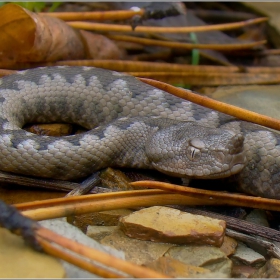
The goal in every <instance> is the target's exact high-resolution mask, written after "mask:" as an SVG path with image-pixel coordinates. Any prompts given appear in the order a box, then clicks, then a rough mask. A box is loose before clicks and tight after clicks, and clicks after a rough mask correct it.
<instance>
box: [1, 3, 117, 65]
mask: <svg viewBox="0 0 280 280" xmlns="http://www.w3.org/2000/svg"><path fill="white" fill-rule="evenodd" d="M91 36H94V35H93V34H91V33H88V32H87V34H84V33H83V34H81V33H80V32H79V30H75V29H73V28H72V27H70V26H69V25H67V24H66V23H65V22H64V21H62V20H60V19H57V18H53V17H49V16H46V15H39V14H36V13H32V12H30V11H28V10H26V9H24V8H22V7H20V6H18V5H16V4H13V3H9V4H6V5H4V6H3V7H1V8H0V41H1V45H0V60H1V61H2V64H4V63H6V64H5V65H1V66H2V67H3V66H4V67H5V66H11V65H13V64H14V63H15V62H50V61H57V60H66V59H71V60H76V59H85V58H96V57H95V52H94V51H92V43H91V42H92V41H94V42H95V43H96V41H97V39H96V38H94V39H92V37H91ZM100 36H101V35H100ZM98 40H100V38H98ZM107 41H109V39H107ZM110 43H111V44H110V45H113V46H111V49H109V50H108V49H106V48H104V40H103V41H102V45H103V52H102V57H103V58H104V57H105V58H107V59H113V58H119V56H120V52H118V49H117V47H116V46H115V45H114V43H112V42H111V41H110ZM99 45H100V44H99ZM107 45H108V43H107ZM114 47H115V48H114ZM112 48H113V49H114V51H115V52H114V51H113V52H114V54H112ZM104 50H105V51H104ZM106 55H107V56H106ZM97 58H98V57H97ZM3 62H4V63H3Z"/></svg>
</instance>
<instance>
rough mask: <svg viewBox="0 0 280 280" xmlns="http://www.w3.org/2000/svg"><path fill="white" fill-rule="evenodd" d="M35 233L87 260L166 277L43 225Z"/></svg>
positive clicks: (136, 274) (141, 274) (141, 275)
mask: <svg viewBox="0 0 280 280" xmlns="http://www.w3.org/2000/svg"><path fill="white" fill-rule="evenodd" d="M36 235H37V236H39V237H40V238H43V239H45V240H47V241H49V242H55V243H56V244H58V245H59V246H61V247H63V248H66V249H68V250H71V251H72V252H75V253H77V254H79V255H81V256H83V257H86V258H88V259H89V260H92V261H96V262H99V263H101V264H103V265H106V266H108V267H112V268H115V269H117V270H119V271H122V272H124V273H127V274H130V275H132V276H134V277H137V278H168V276H166V275H164V274H161V273H158V272H156V271H153V270H151V269H149V268H145V267H141V266H138V265H136V264H133V263H130V262H127V261H124V260H121V259H118V258H116V257H114V256H111V255H109V254H107V253H104V252H101V251H98V250H96V249H94V248H89V247H87V246H85V245H83V244H81V243H78V242H76V241H73V240H71V239H69V238H65V237H63V236H60V235H59V234H56V233H55V232H53V231H50V230H48V229H46V228H43V227H40V228H39V229H37V230H36Z"/></svg>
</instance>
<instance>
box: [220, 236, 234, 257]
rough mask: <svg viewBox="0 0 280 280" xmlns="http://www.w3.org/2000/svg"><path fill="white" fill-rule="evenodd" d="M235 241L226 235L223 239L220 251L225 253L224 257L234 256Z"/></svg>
mask: <svg viewBox="0 0 280 280" xmlns="http://www.w3.org/2000/svg"><path fill="white" fill-rule="evenodd" d="M237 244H238V243H237V241H236V240H235V239H233V238H231V237H229V236H227V235H225V237H224V242H223V244H222V246H221V247H220V250H221V251H222V252H224V253H225V255H226V256H230V255H232V254H234V252H235V251H236V247H237Z"/></svg>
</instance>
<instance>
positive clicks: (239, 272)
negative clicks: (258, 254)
mask: <svg viewBox="0 0 280 280" xmlns="http://www.w3.org/2000/svg"><path fill="white" fill-rule="evenodd" d="M256 270H257V268H256V267H252V266H249V265H233V267H232V277H234V278H248V277H249V276H250V275H251V274H253V273H254V272H255V271H256Z"/></svg>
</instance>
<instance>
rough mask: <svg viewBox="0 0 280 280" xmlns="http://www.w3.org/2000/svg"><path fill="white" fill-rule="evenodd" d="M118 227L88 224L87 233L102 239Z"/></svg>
mask: <svg viewBox="0 0 280 280" xmlns="http://www.w3.org/2000/svg"><path fill="white" fill-rule="evenodd" d="M117 228H118V227H116V226H104V227H102V226H88V227H87V232H86V235H87V236H88V237H90V238H93V239H94V240H96V241H98V242H99V241H100V240H102V239H103V238H104V237H106V236H108V235H110V234H112V233H113V231H114V230H116V229H117Z"/></svg>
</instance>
